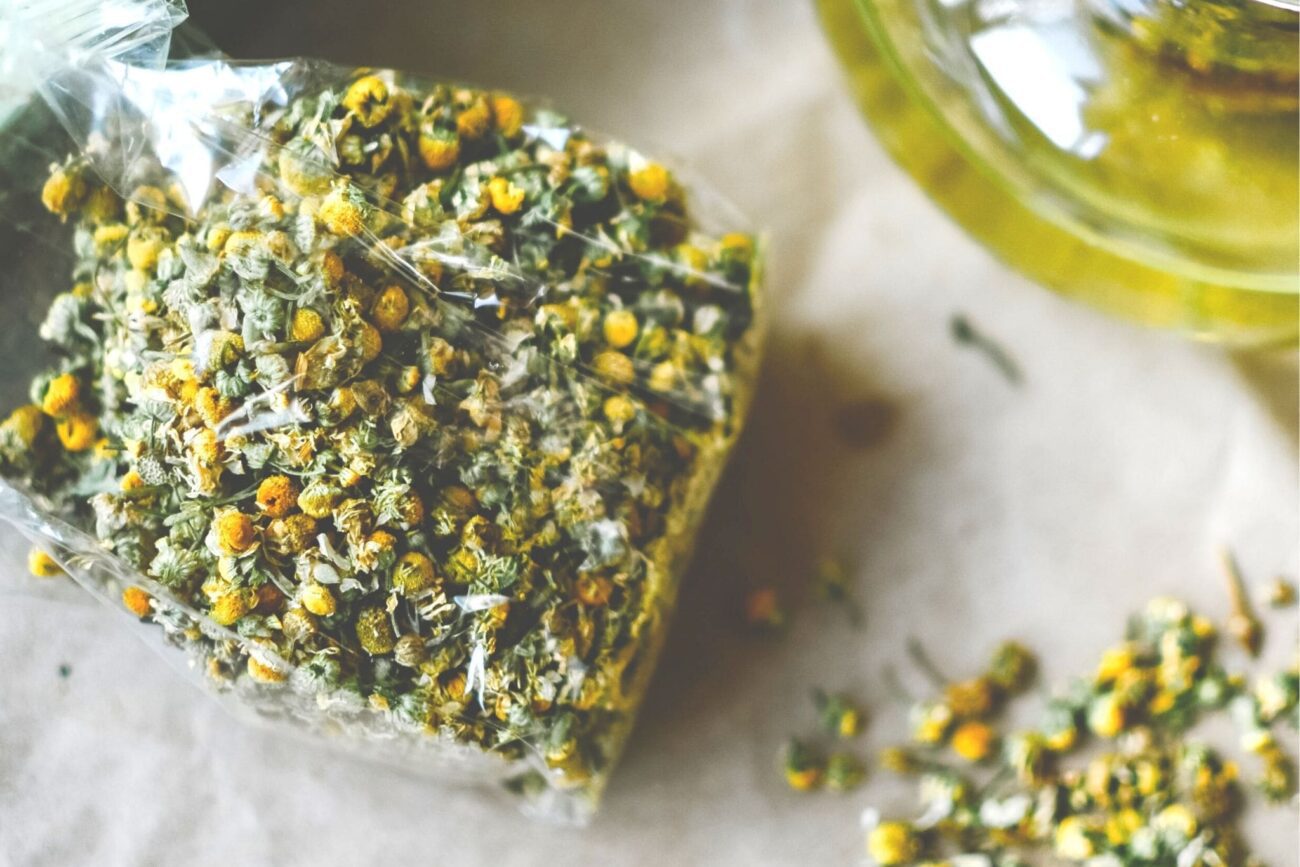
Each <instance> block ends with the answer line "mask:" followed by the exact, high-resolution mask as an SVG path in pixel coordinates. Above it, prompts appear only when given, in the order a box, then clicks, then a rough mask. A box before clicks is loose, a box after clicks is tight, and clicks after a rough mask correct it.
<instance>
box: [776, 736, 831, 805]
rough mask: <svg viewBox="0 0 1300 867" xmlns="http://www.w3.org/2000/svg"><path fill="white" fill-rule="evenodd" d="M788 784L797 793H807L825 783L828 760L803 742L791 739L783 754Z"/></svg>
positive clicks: (783, 765)
mask: <svg viewBox="0 0 1300 867" xmlns="http://www.w3.org/2000/svg"><path fill="white" fill-rule="evenodd" d="M781 764H782V768H783V770H784V772H785V781H786V784H787V785H788V786H789V787H790V788H792V789H794V790H795V791H797V792H807V791H811V790H812V789H815V788H817V787H818V786H820V785H821V784H822V782H823V778H824V775H825V773H826V760H825V758H824V757H823V756H822V755H821V754H819V753H818V752H817V751H816V750H814V749H812V748H811V747H809V746H808V745H807V744H805V743H804V742H803V741H800V740H797V739H794V738H791V739H790V741H789V742H788V743H787V744H786V746H785V750H784V752H783V754H782V761H781Z"/></svg>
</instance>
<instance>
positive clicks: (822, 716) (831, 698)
mask: <svg viewBox="0 0 1300 867" xmlns="http://www.w3.org/2000/svg"><path fill="white" fill-rule="evenodd" d="M813 705H814V707H816V709H817V717H818V719H819V720H820V721H821V725H822V728H824V729H825V730H826V731H828V732H830V733H831V734H834V735H838V736H839V737H842V738H853V737H857V736H858V735H859V734H860V733H861V732H862V710H861V709H860V708H859V707H858V706H857V705H855V704H854V703H853V702H852V700H851V699H850V698H849V697H848V696H847V695H845V694H843V693H838V692H837V693H826V692H824V691H822V690H820V689H818V690H814V691H813Z"/></svg>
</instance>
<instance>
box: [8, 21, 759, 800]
mask: <svg viewBox="0 0 1300 867" xmlns="http://www.w3.org/2000/svg"><path fill="white" fill-rule="evenodd" d="M183 13H184V10H183V7H182V6H179V5H178V3H176V2H175V0H118V2H109V3H85V2H80V0H77V2H72V3H48V2H43V0H20V2H16V3H14V4H10V5H9V6H7V7H6V9H5V11H3V12H0V15H3V16H8V17H7V20H6V19H4V18H0V64H2V65H3V71H5V72H6V73H8V77H7V78H6V81H7V82H8V84H7V85H6V87H5V89H4V90H3V91H0V111H3V112H4V119H3V124H4V134H3V136H2V137H0V172H2V173H3V177H2V178H0V195H3V197H4V198H3V205H2V206H0V248H3V251H4V254H5V256H6V261H7V262H8V263H10V267H9V268H7V269H6V271H5V273H4V274H3V276H0V280H2V281H3V285H0V292H3V297H4V299H5V303H6V305H7V311H8V314H9V315H8V316H6V318H5V322H4V325H3V327H2V328H0V359H2V360H3V363H4V364H5V365H6V369H7V370H8V371H9V375H8V376H7V377H5V378H4V379H3V380H0V388H2V391H0V399H3V401H4V408H5V411H6V412H7V411H9V410H11V409H12V410H13V412H12V413H11V414H10V415H9V416H8V418H7V419H6V420H5V421H4V423H3V424H0V470H3V476H4V478H5V481H4V482H3V483H0V517H3V518H4V519H6V520H7V521H9V522H11V523H12V524H14V525H15V526H16V527H17V528H18V529H19V530H20V531H21V532H23V533H24V534H25V535H26V536H28V537H29V538H30V539H31V540H33V542H35V543H36V544H37V545H39V546H40V547H41V548H42V549H44V550H45V551H47V552H48V553H49V554H50V555H52V556H53V558H54V559H55V560H56V561H57V562H58V564H59V565H61V566H62V567H63V568H64V569H66V570H67V572H68V573H69V574H70V575H71V576H72V577H73V578H74V579H75V580H76V581H77V583H78V584H80V585H81V586H82V587H84V588H85V589H86V590H88V591H90V592H91V593H93V594H94V595H96V596H98V597H99V598H101V599H102V600H103V601H105V602H106V603H108V604H109V605H111V606H112V607H113V608H115V609H117V610H118V611H120V612H123V616H132V615H134V616H136V617H138V618H139V619H140V620H141V626H140V627H139V631H141V632H142V633H144V634H146V635H147V636H149V637H150V639H151V640H153V641H155V642H158V643H159V644H161V645H164V647H163V651H162V652H163V653H164V654H165V655H167V656H168V657H170V658H173V659H184V660H186V661H187V666H186V668H187V670H189V671H190V672H192V673H193V674H194V676H195V678H196V679H197V680H198V681H200V682H202V683H203V684H204V685H205V686H206V687H207V688H209V689H211V690H213V691H214V692H216V693H217V694H218V695H219V696H221V697H222V698H224V699H225V700H226V702H227V704H228V706H229V707H231V708H232V709H233V710H235V711H236V712H237V713H239V714H241V715H245V716H249V717H251V718H254V719H258V720H261V721H268V720H269V721H274V722H280V723H283V724H287V725H289V726H291V727H292V728H293V729H294V730H295V731H301V732H303V733H309V734H316V735H322V736H327V737H328V738H329V739H330V740H332V741H333V742H336V743H339V744H341V745H344V746H347V747H349V748H351V749H354V750H359V751H363V752H366V753H369V754H372V755H374V756H375V757H377V758H379V759H382V760H387V761H392V762H397V763H400V764H402V765H403V766H405V767H409V768H413V769H424V770H428V771H429V772H431V773H432V774H434V775H436V776H437V777H438V778H440V779H442V778H445V779H455V780H460V781H466V782H472V783H484V784H489V785H490V786H492V787H494V788H502V787H504V788H505V789H507V790H509V791H512V792H514V793H516V794H518V795H519V796H520V797H521V802H522V803H523V804H524V805H525V807H526V808H527V809H529V810H531V811H533V812H536V813H538V814H540V815H543V816H546V817H548V818H552V819H555V820H560V821H577V822H580V821H582V820H584V819H585V818H586V817H588V816H589V815H590V814H591V811H592V810H593V809H594V808H595V806H596V803H597V801H598V799H599V795H600V792H601V789H602V788H603V785H604V783H605V781H606V779H607V777H608V774H609V771H610V769H611V767H612V765H613V763H614V762H615V761H616V759H617V756H618V754H619V752H620V750H621V748H622V745H623V743H624V741H625V739H626V737H627V735H628V732H629V729H630V727H631V725H632V722H633V719H634V715H635V712H636V710H637V707H638V705H639V704H640V701H641V699H642V696H643V694H644V691H645V687H646V684H647V681H648V679H649V676H650V673H651V671H652V669H653V666H654V661H655V657H656V655H657V653H658V650H659V647H660V645H661V643H662V641H663V639H664V634H665V631H666V628H667V622H668V618H669V615H670V613H671V609H672V607H673V604H674V600H675V596H676V588H677V584H678V581H679V580H680V578H681V575H682V571H683V569H684V568H685V565H686V563H687V560H688V559H689V556H690V551H691V548H692V546H693V544H694V537H695V535H696V531H697V530H698V528H699V525H700V523H701V520H702V517H703V512H704V509H705V507H706V505H707V502H708V499H709V497H710V494H711V492H712V490H713V488H714V485H715V482H716V481H717V478H718V475H719V473H720V472H721V470H722V467H723V465H724V463H725V460H726V457H727V454H728V452H729V451H730V449H731V447H732V445H733V443H734V441H735V438H736V436H737V434H738V431H739V428H740V425H741V422H742V420H743V418H744V416H745V412H746V409H747V406H748V403H749V399H750V395H751V392H752V389H753V386H754V381H755V378H756V375H757V366H758V358H759V351H760V346H761V342H762V321H761V311H760V305H759V297H758V282H759V276H760V267H759V261H760V251H759V250H758V249H756V245H755V242H754V239H753V237H752V236H751V235H749V234H745V233H724V232H723V231H722V229H721V227H718V226H715V225H713V224H711V223H709V222H707V221H705V220H704V219H703V218H701V217H700V216H698V214H697V213H696V210H697V208H698V204H699V197H698V195H695V193H696V192H697V188H693V189H692V191H691V192H692V195H690V196H689V197H688V194H687V191H686V190H685V189H684V188H683V186H682V184H681V183H680V182H679V180H678V179H677V175H675V174H674V173H673V172H671V171H669V170H668V169H666V168H664V167H663V166H662V165H661V164H660V163H657V162H654V161H652V160H649V159H647V158H646V157H644V156H642V155H641V154H639V153H638V152H637V151H635V150H633V149H631V148H628V147H626V146H624V145H621V144H618V143H615V142H610V141H605V140H602V139H599V138H596V137H594V136H592V135H590V134H589V133H587V132H586V131H584V130H583V129H581V128H580V127H577V126H575V125H573V124H571V123H569V122H568V121H566V120H565V119H563V118H562V117H560V116H559V115H557V114H555V113H554V112H552V111H549V110H547V109H545V108H541V107H537V106H533V105H528V104H523V103H521V102H520V101H518V100H517V99H515V98H514V97H511V96H508V95H506V94H501V93H492V92H486V91H478V90H474V89H471V88H466V87H461V86H458V85H448V84H443V83H437V82H430V81H422V80H419V79H416V78H413V77H410V76H406V75H403V74H401V73H396V72H391V71H385V70H380V71H373V70H371V71H367V70H362V71H353V70H346V69H341V68H338V67H335V66H331V65H327V64H322V63H317V62H311V61H299V60H292V61H284V62H276V63H269V64H266V63H263V64H236V63H232V62H229V61H228V60H225V59H222V58H219V57H209V58H191V59H188V60H184V61H177V60H175V59H171V60H169V59H168V51H169V40H170V34H171V31H172V28H173V27H174V26H175V25H176V24H177V23H178V22H179V21H180V20H181V19H182V18H183ZM729 219H733V220H734V218H732V217H729ZM33 580H35V579H33ZM127 612H129V613H127Z"/></svg>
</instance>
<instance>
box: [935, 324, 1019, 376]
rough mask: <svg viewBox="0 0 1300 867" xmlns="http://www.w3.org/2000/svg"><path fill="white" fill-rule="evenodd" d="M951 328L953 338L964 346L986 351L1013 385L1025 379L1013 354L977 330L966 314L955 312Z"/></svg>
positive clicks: (985, 353)
mask: <svg viewBox="0 0 1300 867" xmlns="http://www.w3.org/2000/svg"><path fill="white" fill-rule="evenodd" d="M949 328H950V329H951V332H952V339H953V340H955V341H957V343H959V344H961V345H963V346H969V347H971V348H972V349H976V350H978V351H980V352H982V353H984V355H985V356H987V357H988V359H989V360H990V361H992V362H993V364H994V366H996V367H997V369H998V370H1000V371H1002V375H1003V376H1005V377H1006V378H1007V382H1010V383H1011V384H1012V385H1020V383H1021V382H1023V381H1024V377H1023V376H1022V375H1021V373H1020V365H1018V364H1016V361H1015V359H1014V358H1012V357H1011V354H1010V353H1009V352H1007V351H1006V350H1005V349H1003V348H1002V346H1001V344H999V343H997V342H996V341H994V340H993V339H992V338H990V337H988V336H987V335H985V334H983V333H981V332H979V331H976V330H975V326H973V325H971V323H970V320H969V319H967V318H966V317H965V316H964V315H962V314H960V313H956V314H954V315H953V317H952V319H951V320H950V322H949Z"/></svg>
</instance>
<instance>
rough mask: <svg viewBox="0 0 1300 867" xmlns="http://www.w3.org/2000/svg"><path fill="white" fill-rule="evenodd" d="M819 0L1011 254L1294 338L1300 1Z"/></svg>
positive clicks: (970, 224) (885, 124)
mask: <svg viewBox="0 0 1300 867" xmlns="http://www.w3.org/2000/svg"><path fill="white" fill-rule="evenodd" d="M1276 3H1278V4H1281V6H1282V7H1286V6H1287V5H1288V4H1286V3H1285V2H1283V0H1276ZM818 5H819V8H820V12H821V15H822V19H823V23H824V26H825V28H826V31H827V33H828V34H829V36H830V38H831V41H832V43H833V44H834V47H835V49H836V51H837V52H838V54H839V56H840V58H841V60H842V61H843V63H844V65H845V66H846V67H847V69H848V71H849V75H850V79H851V82H852V87H853V90H854V93H855V95H856V97H857V99H858V101H859V103H860V105H861V106H862V109H863V111H864V113H865V114H866V115H867V117H868V119H869V120H870V122H871V124H872V126H873V127H874V129H875V131H876V133H877V134H878V136H879V137H880V139H881V140H882V142H883V143H884V145H885V147H886V148H887V149H888V151H889V152H890V154H891V155H892V156H893V158H894V159H895V160H896V161H897V162H898V163H899V164H900V165H901V166H902V167H903V168H904V169H906V170H907V171H908V172H909V173H910V174H911V175H912V176H913V177H914V178H915V179H916V180H917V181H918V182H919V183H920V184H921V185H922V187H924V188H925V190H926V191H927V192H928V193H929V195H930V196H931V197H932V198H933V199H934V200H935V201H937V202H938V203H939V204H940V205H941V206H942V207H943V208H944V209H945V210H946V211H947V212H948V213H949V214H950V215H951V216H952V217H953V218H954V219H955V220H957V221H958V222H959V223H960V224H961V225H962V226H963V227H965V229H966V230H967V231H969V232H970V233H971V234H972V235H973V236H974V237H976V238H977V239H978V240H980V241H981V242H982V243H984V244H985V245H987V246H988V247H989V248H990V249H991V250H992V251H993V252H994V253H995V254H996V255H998V256H999V257H1000V258H1002V259H1003V260H1005V261H1006V262H1007V263H1008V264H1010V265H1011V266H1013V267H1015V268H1017V269H1018V270H1020V271H1022V272H1024V273H1025V274H1027V275H1028V276H1030V277H1031V278H1033V279H1035V280H1037V281H1039V282H1041V283H1043V284H1045V285H1047V286H1049V287H1051V288H1053V289H1055V290H1057V291H1058V292H1060V293H1062V294H1064V295H1067V296H1069V297H1072V298H1077V299H1080V300H1083V301H1087V302H1088V303H1090V304H1093V305H1096V306H1098V307H1100V308H1102V309H1104V310H1106V311H1109V312H1111V313H1115V314H1118V315H1121V316H1124V317H1127V318H1129V319H1132V320H1134V321H1137V322H1140V323H1143V324H1146V325H1151V326H1158V327H1161V328H1168V329H1174V330H1178V331H1181V332H1183V333H1186V334H1189V335H1192V336H1195V337H1200V338H1206V339H1212V340H1218V341H1223V342H1226V343H1230V344H1234V345H1269V344H1292V343H1294V342H1295V341H1296V340H1297V335H1298V333H1300V276H1298V275H1300V177H1298V173H1297V165H1298V161H1300V154H1298V153H1297V139H1298V133H1297V129H1298V127H1297V123H1298V118H1297V104H1298V101H1300V100H1298V98H1297V97H1298V91H1297V79H1296V66H1297V50H1300V49H1298V48H1297V39H1296V37H1297V30H1296V24H1297V20H1298V18H1300V16H1298V15H1297V12H1296V10H1295V9H1293V8H1278V7H1277V6H1275V5H1273V4H1266V3H1264V2H1263V0H1217V2H1216V0H1203V2H1201V3H1199V4H1197V3H1192V4H1182V3H1178V2H1175V0H1145V2H1139V3H1133V2H1132V0H1128V2H1126V4H1125V5H1124V6H1123V7H1120V8H1121V9H1123V10H1124V11H1125V12H1128V11H1131V10H1130V7H1134V6H1137V7H1143V9H1142V11H1143V12H1144V13H1147V14H1143V15H1135V16H1132V17H1124V16H1122V15H1118V14H1104V13H1106V12H1107V11H1111V12H1113V11H1114V10H1107V9H1105V8H1104V4H1103V2H1102V0H1095V2H1094V3H1088V2H1081V0H1062V2H1057V3H1052V2H1020V0H986V2H982V3H980V2H966V0H934V2H925V0H818ZM1184 6H1190V7H1191V8H1192V9H1193V10H1195V11H1196V14H1193V12H1192V11H1187V10H1186V9H1185V8H1184ZM1099 10H1100V11H1099ZM1198 15H1199V17H1197V16H1198ZM1234 16H1235V17H1234Z"/></svg>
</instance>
